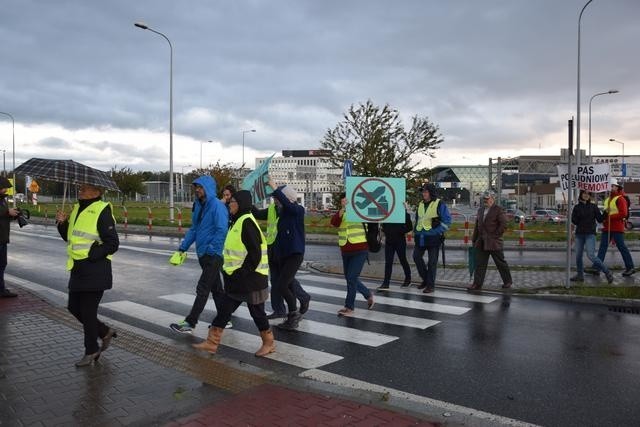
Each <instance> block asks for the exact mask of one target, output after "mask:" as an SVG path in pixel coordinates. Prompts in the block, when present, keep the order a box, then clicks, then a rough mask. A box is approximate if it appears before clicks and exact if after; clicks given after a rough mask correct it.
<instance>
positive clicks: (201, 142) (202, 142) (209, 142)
mask: <svg viewBox="0 0 640 427" xmlns="http://www.w3.org/2000/svg"><path fill="white" fill-rule="evenodd" d="M212 142H213V141H211V140H209V141H200V170H202V144H204V143H207V144H211V143H212ZM189 166H191V165H189Z"/></svg>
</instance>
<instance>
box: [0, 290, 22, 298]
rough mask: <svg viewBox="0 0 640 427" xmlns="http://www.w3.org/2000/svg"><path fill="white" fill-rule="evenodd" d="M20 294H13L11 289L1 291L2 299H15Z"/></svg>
mask: <svg viewBox="0 0 640 427" xmlns="http://www.w3.org/2000/svg"><path fill="white" fill-rule="evenodd" d="M17 296H18V294H16V293H14V292H11V291H10V290H9V289H6V288H5V289H3V290H1V291H0V298H15V297H17Z"/></svg>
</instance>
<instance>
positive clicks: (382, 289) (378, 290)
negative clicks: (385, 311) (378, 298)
mask: <svg viewBox="0 0 640 427" xmlns="http://www.w3.org/2000/svg"><path fill="white" fill-rule="evenodd" d="M388 290H389V285H385V284H382V285H380V286H378V287H377V288H376V292H384V291H388Z"/></svg>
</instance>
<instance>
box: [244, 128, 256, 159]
mask: <svg viewBox="0 0 640 427" xmlns="http://www.w3.org/2000/svg"><path fill="white" fill-rule="evenodd" d="M255 131H256V130H255V129H249V130H243V131H242V166H241V168H244V135H245V134H246V133H249V132H255Z"/></svg>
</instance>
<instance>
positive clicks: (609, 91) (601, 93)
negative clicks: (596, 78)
mask: <svg viewBox="0 0 640 427" xmlns="http://www.w3.org/2000/svg"><path fill="white" fill-rule="evenodd" d="M619 92H620V91H619V90H617V89H611V90H608V91H606V92H600V93H596V94H595V95H593V96H592V97H591V99H589V163H591V102H592V101H593V98H595V97H596V96H600V95H612V94H614V93H619Z"/></svg>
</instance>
